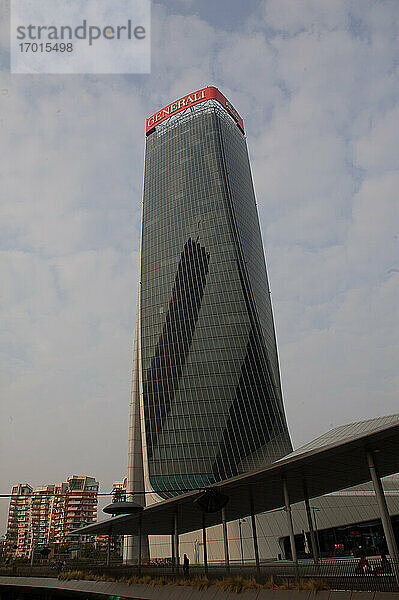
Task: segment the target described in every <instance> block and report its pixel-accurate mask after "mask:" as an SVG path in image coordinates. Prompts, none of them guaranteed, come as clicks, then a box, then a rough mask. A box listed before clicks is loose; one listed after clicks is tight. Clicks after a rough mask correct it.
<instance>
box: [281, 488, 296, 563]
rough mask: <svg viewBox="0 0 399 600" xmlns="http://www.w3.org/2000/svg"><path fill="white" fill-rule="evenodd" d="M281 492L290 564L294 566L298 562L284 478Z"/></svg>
mask: <svg viewBox="0 0 399 600" xmlns="http://www.w3.org/2000/svg"><path fill="white" fill-rule="evenodd" d="M283 492H284V503H285V511H286V513H287V523H288V531H289V534H290V545H291V554H292V562H293V563H294V564H295V565H296V564H297V563H298V560H297V556H296V547H295V536H294V526H293V524H292V511H291V505H290V497H289V495H288V487H287V481H286V479H285V477H284V478H283Z"/></svg>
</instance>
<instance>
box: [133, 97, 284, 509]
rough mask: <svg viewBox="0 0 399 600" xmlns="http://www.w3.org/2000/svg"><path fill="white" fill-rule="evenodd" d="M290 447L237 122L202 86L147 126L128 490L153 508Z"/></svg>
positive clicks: (240, 128) (257, 230)
mask: <svg viewBox="0 0 399 600" xmlns="http://www.w3.org/2000/svg"><path fill="white" fill-rule="evenodd" d="M291 450H292V447H291V441H290V437H289V433H288V429H287V423H286V418H285V413H284V407H283V400H282V394H281V385H280V374H279V365H278V356H277V348H276V338H275V331H274V323H273V314H272V307H271V301H270V291H269V284H268V278H267V273H266V265H265V259H264V253H263V246H262V239H261V233H260V227H259V218H258V213H257V208H256V201H255V195H254V189H253V184H252V177H251V170H250V164H249V158H248V150H247V145H246V139H245V135H244V132H243V124H242V120H241V119H240V117H239V115H238V114H237V113H236V111H235V110H234V108H233V107H232V106H231V104H230V103H229V102H228V101H227V100H226V98H225V97H224V96H223V95H222V94H221V93H220V92H219V91H218V90H216V88H204V89H203V90H199V91H198V92H195V93H193V94H190V95H188V96H185V97H184V98H182V99H180V100H179V101H176V102H175V103H173V104H171V105H169V106H168V107H166V108H165V109H163V110H162V111H160V112H159V113H156V114H155V115H154V116H153V117H151V118H150V119H148V120H147V138H146V150H145V174H144V194H143V207H142V240H141V264H140V283H139V294H138V309H137V324H136V336H135V349H134V359H133V385H132V401H131V418H130V434H129V467H128V492H129V493H130V494H131V498H132V499H133V500H136V501H141V502H142V503H143V504H144V503H145V502H144V497H143V496H142V495H141V494H140V493H138V492H139V491H141V492H142V491H143V490H145V491H146V492H147V501H146V503H147V504H148V503H149V502H151V493H152V494H153V495H152V501H155V500H160V499H165V498H170V497H171V496H174V495H177V494H180V493H183V492H184V491H188V490H191V489H196V488H201V487H204V486H208V485H211V484H212V483H214V482H216V481H220V480H222V479H227V478H229V477H233V476H235V475H238V474H240V473H243V472H247V471H250V470H253V469H256V468H261V467H262V466H264V465H265V464H267V463H270V462H272V461H273V460H276V459H278V458H280V457H281V456H284V455H285V454H287V453H289V452H290V451H291ZM149 492H150V494H149Z"/></svg>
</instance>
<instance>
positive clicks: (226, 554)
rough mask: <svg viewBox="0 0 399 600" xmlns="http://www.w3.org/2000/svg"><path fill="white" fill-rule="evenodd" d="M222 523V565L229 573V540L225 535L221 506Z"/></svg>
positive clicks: (224, 520) (224, 514)
mask: <svg viewBox="0 0 399 600" xmlns="http://www.w3.org/2000/svg"><path fill="white" fill-rule="evenodd" d="M222 525H223V544H224V565H225V567H226V571H227V573H230V557H229V540H228V537H227V523H226V511H225V509H224V508H222Z"/></svg>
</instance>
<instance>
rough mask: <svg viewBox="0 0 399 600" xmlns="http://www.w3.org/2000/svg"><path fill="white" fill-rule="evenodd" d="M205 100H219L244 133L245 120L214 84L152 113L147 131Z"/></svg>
mask: <svg viewBox="0 0 399 600" xmlns="http://www.w3.org/2000/svg"><path fill="white" fill-rule="evenodd" d="M205 100H217V102H219V104H221V105H222V106H223V108H225V109H226V110H227V112H228V113H229V115H230V116H231V117H232V118H233V119H234V120H235V122H236V123H237V125H238V127H239V128H240V129H241V131H242V132H243V133H244V122H243V120H242V118H241V117H240V115H239V114H238V112H237V111H236V110H235V109H234V107H233V106H232V105H231V104H230V102H229V101H228V100H227V98H226V97H225V96H223V94H222V92H220V91H219V90H218V89H217V88H215V87H213V86H209V87H206V88H203V89H202V90H197V91H196V92H191V94H187V96H183V98H179V100H175V102H172V104H169V105H168V106H165V108H162V109H161V110H159V111H158V112H156V113H155V115H152V117H149V118H148V119H147V121H146V133H149V132H150V131H152V130H153V129H154V127H155V126H156V125H159V124H160V123H162V121H165V119H168V118H169V117H171V116H172V115H176V114H177V113H178V112H180V111H182V110H185V109H186V108H189V107H190V106H194V105H195V104H199V103H200V102H205Z"/></svg>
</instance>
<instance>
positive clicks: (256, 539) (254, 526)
mask: <svg viewBox="0 0 399 600" xmlns="http://www.w3.org/2000/svg"><path fill="white" fill-rule="evenodd" d="M249 502H250V506H251V525H252V539H253V542H254V553H255V564H256V571H257V572H258V573H260V562H259V546H258V535H257V531H256V521H255V512H254V498H253V494H252V490H250V491H249Z"/></svg>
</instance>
